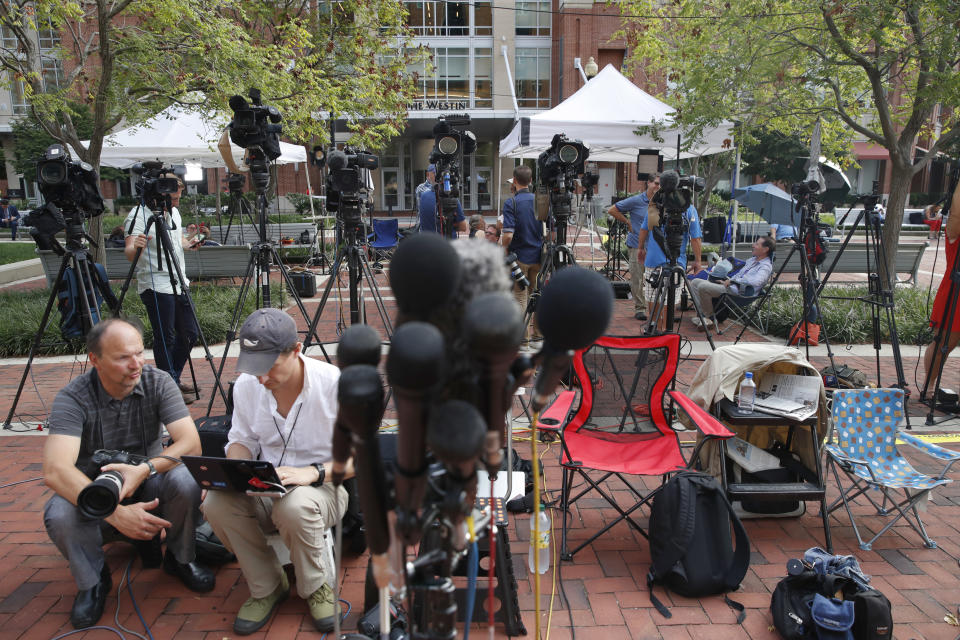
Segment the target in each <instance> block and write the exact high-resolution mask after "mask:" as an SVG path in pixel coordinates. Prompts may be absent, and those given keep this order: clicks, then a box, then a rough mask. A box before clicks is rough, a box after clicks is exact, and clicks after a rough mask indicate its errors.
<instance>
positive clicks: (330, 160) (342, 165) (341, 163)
mask: <svg viewBox="0 0 960 640" xmlns="http://www.w3.org/2000/svg"><path fill="white" fill-rule="evenodd" d="M327 166H328V167H330V168H331V169H334V170H336V169H346V168H347V154H345V153H344V152H343V151H339V150H337V149H334V150H333V151H331V152H330V153H329V154H327Z"/></svg>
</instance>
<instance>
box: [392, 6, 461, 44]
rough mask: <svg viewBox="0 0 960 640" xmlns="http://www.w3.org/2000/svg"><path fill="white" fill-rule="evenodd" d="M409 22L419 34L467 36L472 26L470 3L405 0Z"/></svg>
mask: <svg viewBox="0 0 960 640" xmlns="http://www.w3.org/2000/svg"><path fill="white" fill-rule="evenodd" d="M404 4H405V5H406V7H407V12H408V16H407V24H408V25H409V27H410V28H411V29H412V30H413V32H414V33H415V34H416V35H418V36H465V35H468V34H469V28H470V3H469V2H445V1H444V0H436V1H428V2H405V3H404Z"/></svg>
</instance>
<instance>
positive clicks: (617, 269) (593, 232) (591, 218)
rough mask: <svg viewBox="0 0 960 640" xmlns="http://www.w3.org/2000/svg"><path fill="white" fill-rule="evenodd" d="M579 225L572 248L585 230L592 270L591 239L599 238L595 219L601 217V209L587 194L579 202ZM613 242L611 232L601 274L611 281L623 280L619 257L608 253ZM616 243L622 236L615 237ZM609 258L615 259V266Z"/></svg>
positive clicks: (592, 250) (594, 199) (597, 202)
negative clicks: (587, 237) (588, 238)
mask: <svg viewBox="0 0 960 640" xmlns="http://www.w3.org/2000/svg"><path fill="white" fill-rule="evenodd" d="M579 208H580V218H579V222H580V224H579V225H577V235H576V236H574V238H573V246H577V241H578V240H579V239H580V234H581V233H582V232H583V231H584V229H586V232H587V235H589V236H590V268H591V269H592V268H594V257H593V254H594V246H593V239H594V237H597V238H600V237H601V236H600V231H599V229H598V228H597V218H598V217H600V216H602V215H603V208H602V206H601V204H600V200H599V198H594V197H593V196H592V195H591V194H590V193H589V192H588V193H587V195H586V196H585V197H584V198H583V199H582V200H581V202H580V205H579ZM611 226H612V225H611ZM612 241H613V230H612V229H611V230H610V232H609V238H608V242H607V251H606V263H605V265H604V267H603V268H602V269H601V272H602V273H603V274H604V275H606V276H607V277H608V278H609V279H611V280H614V279H616V280H623V279H624V278H623V275H624V271H623V269H622V268H621V266H620V256H619V255H617V254H611V253H610V247H611V243H612ZM617 241H618V243H619V242H621V241H622V235H621V236H618V237H617ZM619 248H620V245H619V244H618V245H617V249H619ZM611 258H614V259H615V264H611Z"/></svg>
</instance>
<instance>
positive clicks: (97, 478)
mask: <svg viewBox="0 0 960 640" xmlns="http://www.w3.org/2000/svg"><path fill="white" fill-rule="evenodd" d="M148 459H149V458H147V457H146V456H141V455H137V454H134V453H128V452H126V451H119V450H116V449H97V450H96V451H94V452H93V455H92V456H91V457H90V462H89V464H88V465H87V468H86V469H84V470H83V472H84V473H85V474H86V476H87V477H88V478H90V479H91V480H93V482H91V483H90V484H88V485H87V486H86V487H84V488H83V489H82V490H81V491H80V494H79V495H78V496H77V507H78V508H79V509H80V513H82V514H83V515H85V516H86V517H88V518H93V519H103V518H106V517H107V516H109V515H110V514H111V513H113V512H114V511H116V509H117V505H118V504H120V489H121V488H122V487H123V476H122V475H121V474H120V473H119V472H118V471H102V472H101V471H100V467H102V466H104V465H108V464H129V465H138V464H143V463H144V462H146V461H147V460H148Z"/></svg>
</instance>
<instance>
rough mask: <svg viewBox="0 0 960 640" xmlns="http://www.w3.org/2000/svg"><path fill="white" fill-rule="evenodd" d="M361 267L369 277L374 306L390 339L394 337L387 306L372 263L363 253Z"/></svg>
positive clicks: (368, 281)
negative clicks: (371, 265)
mask: <svg viewBox="0 0 960 640" xmlns="http://www.w3.org/2000/svg"><path fill="white" fill-rule="evenodd" d="M360 267H361V268H362V269H363V274H364V275H366V277H367V284H368V285H369V287H370V294H371V295H372V296H373V302H374V304H376V305H377V312H378V313H379V314H380V320H381V321H382V322H383V328H384V330H385V331H386V333H387V338H388V339H389V338H390V337H392V336H393V324H392V323H391V322H390V315H389V314H388V313H387V306H386V305H385V304H384V303H383V296H382V295H381V294H380V288H379V287H378V286H377V281H376V279H375V277H374V273H373V270H372V269H371V268H370V263H369V261H368V260H367V257H366V256H364V255H363V254H362V253H361V254H360Z"/></svg>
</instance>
